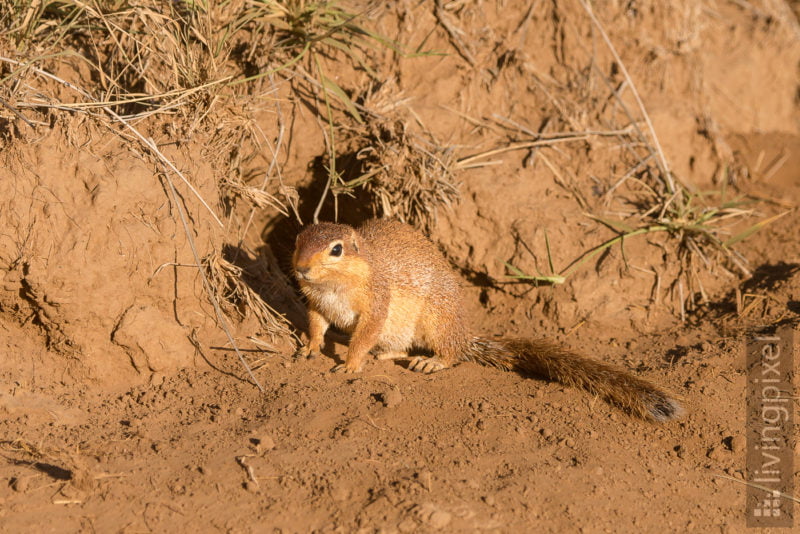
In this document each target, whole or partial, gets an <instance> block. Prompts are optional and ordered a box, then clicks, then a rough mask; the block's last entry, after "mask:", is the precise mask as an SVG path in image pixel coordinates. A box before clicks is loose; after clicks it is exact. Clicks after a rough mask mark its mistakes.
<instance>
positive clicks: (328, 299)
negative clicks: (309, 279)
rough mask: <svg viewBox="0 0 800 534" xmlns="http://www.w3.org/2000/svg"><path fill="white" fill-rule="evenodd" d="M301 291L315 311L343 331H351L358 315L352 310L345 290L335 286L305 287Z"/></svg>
mask: <svg viewBox="0 0 800 534" xmlns="http://www.w3.org/2000/svg"><path fill="white" fill-rule="evenodd" d="M303 291H304V292H305V294H306V296H307V297H308V299H309V300H310V301H312V302H313V304H314V307H315V308H316V309H317V311H319V312H320V313H321V314H322V315H323V317H325V318H326V319H327V320H328V321H329V322H330V323H331V324H333V325H335V326H336V327H338V328H340V329H342V330H344V331H345V332H348V333H349V332H352V330H353V329H354V328H355V326H356V320H357V319H358V315H357V314H356V312H355V311H354V310H353V306H352V304H351V303H350V299H349V297H348V295H347V293H346V292H344V291H340V290H338V288H336V287H314V288H310V287H305V288H303Z"/></svg>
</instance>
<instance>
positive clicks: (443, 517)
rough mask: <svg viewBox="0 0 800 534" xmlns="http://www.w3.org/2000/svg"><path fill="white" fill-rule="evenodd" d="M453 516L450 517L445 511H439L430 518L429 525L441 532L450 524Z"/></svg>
mask: <svg viewBox="0 0 800 534" xmlns="http://www.w3.org/2000/svg"><path fill="white" fill-rule="evenodd" d="M452 518H453V516H451V515H450V513H449V512H445V511H444V510H437V511H435V512H433V513H432V514H431V516H430V517H429V518H428V524H429V525H430V526H431V528H434V529H436V530H441V529H443V528H444V527H446V526H447V525H449V524H450V520H451V519H452Z"/></svg>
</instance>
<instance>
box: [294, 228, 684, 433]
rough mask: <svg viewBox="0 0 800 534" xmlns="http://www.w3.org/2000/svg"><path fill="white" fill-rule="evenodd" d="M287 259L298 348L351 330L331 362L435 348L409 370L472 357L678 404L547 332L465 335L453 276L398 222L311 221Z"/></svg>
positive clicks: (629, 405) (317, 346)
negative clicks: (298, 301)
mask: <svg viewBox="0 0 800 534" xmlns="http://www.w3.org/2000/svg"><path fill="white" fill-rule="evenodd" d="M292 263H293V266H294V271H295V275H296V276H297V279H298V281H299V283H300V288H301V289H302V291H303V293H304V294H305V296H306V297H307V299H308V330H309V331H308V334H309V342H308V344H307V345H306V346H305V347H304V348H303V349H301V352H302V353H303V354H304V355H305V356H307V357H312V356H316V355H319V354H320V351H321V347H322V344H323V338H324V336H325V332H326V331H327V330H328V327H329V326H330V325H331V324H333V325H335V326H336V327H338V328H339V329H341V330H343V331H344V332H346V333H349V334H350V336H351V337H350V345H349V348H348V351H347V355H346V357H345V362H344V363H343V364H341V365H337V366H336V367H334V368H333V371H335V372H345V373H355V372H358V371H360V370H361V367H362V365H363V363H364V359H365V358H366V356H367V354H369V353H370V351H373V352H375V353H376V354H377V357H378V358H379V359H392V358H401V357H407V356H408V351H409V350H410V349H412V348H416V349H421V350H424V351H430V352H432V353H433V356H431V357H422V356H418V357H414V358H412V359H411V363H410V365H409V369H412V370H414V371H419V372H424V373H430V372H433V371H439V370H440V369H444V368H446V367H449V366H451V365H452V364H454V363H455V362H457V361H473V362H478V363H480V364H483V365H488V366H492V367H497V368H500V369H504V370H514V371H518V372H520V373H524V374H531V375H538V376H543V377H545V378H548V379H551V380H556V381H558V382H561V383H562V384H565V385H569V386H576V387H583V388H585V389H586V390H588V391H589V392H591V393H593V394H596V395H599V396H601V397H604V398H605V399H607V400H608V401H609V402H611V403H613V404H615V405H617V406H619V407H620V408H622V409H623V410H626V411H628V412H630V413H632V414H634V415H638V416H640V417H643V418H646V419H653V420H656V421H666V420H669V419H674V418H676V417H678V416H679V415H680V413H681V412H682V408H681V405H680V403H679V402H678V400H677V399H676V398H675V397H674V396H673V395H671V394H670V393H668V392H666V391H664V390H663V389H661V388H659V387H658V386H655V385H654V384H651V383H650V382H647V381H646V380H642V379H640V378H637V377H635V376H633V375H631V374H630V373H628V372H626V371H624V370H623V369H621V368H617V367H614V366H612V365H609V364H606V363H603V362H600V361H597V360H592V359H589V358H586V357H583V356H580V355H578V354H575V353H573V352H571V351H569V350H567V349H565V348H563V347H560V346H559V345H557V344H555V343H553V342H551V341H547V340H538V339H537V340H533V339H489V338H484V337H477V336H472V335H470V332H469V330H468V325H467V321H466V318H465V317H464V309H463V306H462V290H461V286H460V284H459V278H458V276H457V275H456V274H455V273H454V272H453V271H452V269H451V268H450V266H449V265H448V264H447V262H446V260H445V259H444V257H443V256H442V254H441V253H440V252H439V250H437V248H436V247H435V246H434V245H433V243H431V241H429V240H428V239H427V238H426V237H425V236H423V235H422V234H421V233H419V232H418V231H417V230H415V229H414V228H412V227H411V226H408V225H406V224H403V223H400V222H396V221H389V220H379V219H371V220H368V221H367V222H365V223H364V224H363V225H361V226H360V227H358V228H353V227H351V226H348V225H345V224H333V223H320V224H315V225H312V226H309V227H307V228H305V229H304V230H303V231H302V232H300V234H299V235H298V236H297V243H296V246H295V252H294V256H293V258H292Z"/></svg>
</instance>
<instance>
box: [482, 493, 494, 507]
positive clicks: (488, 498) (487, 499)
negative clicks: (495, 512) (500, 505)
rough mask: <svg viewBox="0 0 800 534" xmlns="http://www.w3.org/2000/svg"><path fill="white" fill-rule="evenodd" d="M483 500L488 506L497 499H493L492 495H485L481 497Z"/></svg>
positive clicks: (492, 504)
mask: <svg viewBox="0 0 800 534" xmlns="http://www.w3.org/2000/svg"><path fill="white" fill-rule="evenodd" d="M483 502H485V503H486V504H487V505H489V506H494V504H495V503H496V502H497V501H496V500H495V498H494V495H485V496H484V497H483Z"/></svg>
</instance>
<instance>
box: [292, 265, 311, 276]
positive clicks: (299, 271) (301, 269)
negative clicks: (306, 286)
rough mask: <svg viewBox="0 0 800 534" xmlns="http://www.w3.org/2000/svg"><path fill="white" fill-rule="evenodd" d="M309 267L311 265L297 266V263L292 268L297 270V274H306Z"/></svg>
mask: <svg viewBox="0 0 800 534" xmlns="http://www.w3.org/2000/svg"><path fill="white" fill-rule="evenodd" d="M310 269H311V267H301V266H299V265H298V266H297V267H295V268H294V270H295V271H297V274H299V275H301V276H302V275H306V274H308V271H309V270H310Z"/></svg>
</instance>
